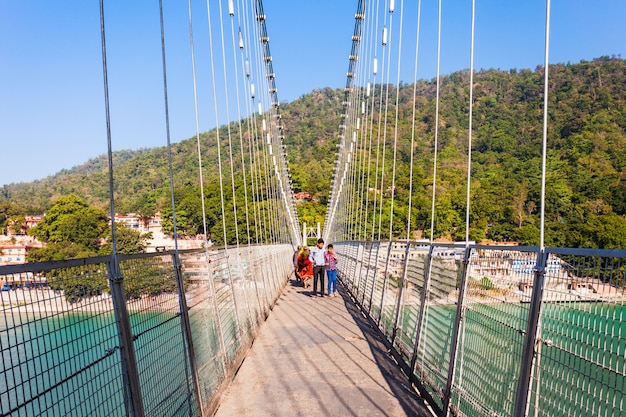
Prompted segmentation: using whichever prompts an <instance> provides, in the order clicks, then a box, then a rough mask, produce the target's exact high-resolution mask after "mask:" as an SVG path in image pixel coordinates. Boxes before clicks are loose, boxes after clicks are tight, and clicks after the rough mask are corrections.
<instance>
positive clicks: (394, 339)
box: [391, 241, 411, 346]
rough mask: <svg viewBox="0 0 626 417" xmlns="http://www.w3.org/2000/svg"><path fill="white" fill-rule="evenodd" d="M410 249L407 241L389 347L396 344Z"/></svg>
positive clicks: (409, 243)
mask: <svg viewBox="0 0 626 417" xmlns="http://www.w3.org/2000/svg"><path fill="white" fill-rule="evenodd" d="M410 248H411V242H409V241H407V243H406V250H405V251H404V267H403V268H402V275H401V276H400V288H399V290H398V301H397V304H396V318H395V320H394V323H393V333H392V334H391V346H393V344H394V343H395V342H396V335H397V333H398V320H399V319H400V308H401V305H402V295H403V293H404V286H405V283H406V271H407V266H408V264H409V250H410Z"/></svg>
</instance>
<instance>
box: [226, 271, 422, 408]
mask: <svg viewBox="0 0 626 417" xmlns="http://www.w3.org/2000/svg"><path fill="white" fill-rule="evenodd" d="M309 290H310V289H307V290H305V289H303V288H302V286H301V284H300V283H298V282H297V281H295V280H292V281H291V282H290V283H289V284H287V286H286V287H285V289H284V291H283V293H282V295H281V296H280V299H279V300H278V303H277V305H276V307H275V308H274V310H273V311H272V313H271V314H270V316H269V317H268V319H267V321H266V322H265V323H264V324H263V325H262V326H261V329H260V332H259V335H258V337H257V339H256V341H255V342H254V345H253V346H252V349H251V350H250V353H249V354H248V356H247V358H246V359H245V361H244V362H243V364H242V366H241V368H240V369H239V371H238V373H237V375H236V376H235V378H234V380H233V382H232V384H231V386H230V387H229V388H228V390H227V391H226V395H225V397H224V399H223V400H222V403H221V405H220V407H219V409H218V411H217V413H216V416H218V417H226V416H244V415H245V416H267V417H269V416H312V417H316V416H325V417H326V416H359V417H360V416H432V413H431V412H430V411H429V410H428V408H427V407H426V405H425V403H424V401H423V400H422V399H421V398H420V397H419V396H418V394H417V393H416V392H415V391H414V390H413V389H412V388H411V386H410V384H409V382H408V381H407V378H406V377H405V376H404V375H403V374H402V372H401V371H400V368H399V367H398V365H397V364H396V363H395V362H394V361H393V359H392V358H391V356H390V355H388V354H387V350H386V349H385V346H384V343H383V342H382V340H381V337H382V336H381V335H380V334H379V332H378V330H377V329H376V328H373V327H372V326H371V325H370V323H369V322H368V320H367V319H366V318H365V317H363V315H362V314H361V313H360V311H359V310H358V308H356V306H355V305H354V304H353V303H352V301H351V300H350V298H349V296H347V295H346V294H345V293H344V292H343V290H342V289H340V292H339V293H340V295H341V296H337V297H323V298H322V297H312V296H311V292H310V291H309Z"/></svg>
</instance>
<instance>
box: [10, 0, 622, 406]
mask: <svg viewBox="0 0 626 417" xmlns="http://www.w3.org/2000/svg"><path fill="white" fill-rule="evenodd" d="M355 3H356V7H355V19H354V22H353V24H354V30H353V35H352V38H351V39H347V40H346V44H347V45H349V43H348V42H351V50H350V54H349V56H348V57H347V77H346V84H345V90H344V101H343V103H342V113H341V114H340V115H339V118H340V120H341V121H340V123H339V125H338V126H337V136H336V160H335V164H334V168H333V172H332V186H331V189H330V190H329V200H328V205H327V210H326V214H325V219H324V222H323V227H320V226H318V227H317V230H315V229H314V228H310V226H309V228H307V226H306V225H305V224H301V222H300V220H299V218H298V213H297V210H296V203H295V201H294V197H293V190H292V179H291V175H290V169H289V164H288V162H287V152H288V151H289V149H287V147H286V146H285V135H287V134H288V132H285V131H284V125H283V115H282V113H281V104H280V102H279V99H278V93H277V91H278V89H277V76H276V74H275V72H274V69H273V58H274V57H273V56H272V54H271V50H270V36H269V34H270V30H269V29H268V22H271V16H266V14H265V12H264V10H263V4H262V2H261V0H250V1H245V0H228V1H221V0H219V1H218V0H215V1H213V0H211V1H207V2H206V6H207V7H206V10H205V11H204V12H205V13H206V16H204V17H206V18H207V24H208V35H207V34H203V36H208V38H209V42H208V47H207V48H208V51H202V53H208V55H209V57H210V68H211V71H210V73H211V76H210V82H211V85H212V92H213V93H212V97H211V99H212V101H213V105H212V111H213V112H214V114H213V117H214V119H215V122H216V125H217V126H219V125H220V121H223V123H225V124H224V126H223V127H221V128H216V129H215V130H214V131H212V132H211V133H210V134H209V135H203V134H201V132H200V130H199V127H198V126H199V125H200V121H199V117H200V116H199V114H200V112H199V111H198V95H199V92H198V90H197V78H196V76H197V71H196V56H197V55H198V54H199V53H200V51H198V50H196V43H195V42H197V40H198V38H199V36H200V34H198V33H197V32H195V31H194V28H193V25H192V22H193V21H194V17H193V16H194V13H195V12H197V11H196V10H193V8H192V4H191V2H188V4H187V10H186V12H187V14H188V16H189V33H188V36H189V46H190V51H191V59H190V66H191V69H192V73H193V89H194V90H193V91H194V109H195V129H196V135H195V139H196V140H197V144H198V145H197V153H196V155H193V156H190V157H193V158H195V160H196V161H197V166H198V182H199V185H200V186H199V187H198V190H199V192H198V196H197V199H198V201H199V205H200V206H201V211H202V217H203V229H204V236H203V242H207V241H208V240H209V235H208V223H210V219H209V215H208V211H209V210H211V211H212V212H213V213H218V214H217V218H218V219H219V220H218V223H221V224H219V229H220V233H221V236H220V237H219V239H217V240H219V241H220V242H221V245H219V246H213V247H212V246H208V245H204V247H203V248H202V249H197V250H182V249H180V248H179V245H178V239H179V237H178V235H177V230H178V228H177V221H178V220H179V218H178V213H180V210H179V207H178V204H180V201H178V200H177V198H176V184H177V182H176V180H175V178H174V174H173V168H172V164H173V158H172V146H173V145H172V144H171V143H170V131H169V119H168V117H169V116H168V115H169V105H170V104H169V101H168V91H169V90H168V85H169V82H170V81H171V80H170V79H169V78H168V71H167V69H168V65H169V64H170V62H169V60H168V58H169V56H168V53H167V50H166V47H165V46H166V40H167V36H168V34H167V33H166V32H165V30H164V24H163V17H164V16H163V4H162V2H159V4H160V12H161V13H160V16H159V17H160V28H161V39H160V40H161V57H162V75H163V91H162V92H163V105H164V109H165V111H164V114H165V129H166V131H165V136H166V137H167V154H168V163H169V183H170V193H171V194H170V196H171V213H172V216H171V221H172V223H173V234H174V242H175V246H174V249H173V250H171V251H166V252H157V253H143V254H130V255H129V254H120V253H117V241H116V239H117V238H116V231H115V230H116V228H115V225H114V224H113V225H112V255H110V256H101V257H93V258H85V259H68V260H63V261H51V262H40V263H27V264H24V265H8V266H1V267H0V279H2V281H4V282H11V283H29V282H35V281H36V282H38V283H45V285H43V286H41V287H37V288H36V287H32V286H27V285H26V284H24V286H22V287H21V288H19V289H16V290H11V291H2V292H0V300H1V302H2V306H1V307H0V308H1V309H2V313H3V314H2V320H1V321H0V351H1V359H2V368H1V369H0V413H1V414H2V415H3V416H65V415H68V416H88V415H89V416H96V415H97V416H100V415H101V416H118V415H119V416H149V415H153V416H209V415H218V416H229V415H254V416H278V415H285V416H286V415H289V416H292V415H302V416H327V415H336V416H379V415H380V416H382V415H385V416H404V415H410V416H428V415H437V416H444V415H454V416H539V415H541V416H571V415H577V416H613V417H617V416H623V415H624V414H625V413H626V410H625V409H626V402H625V392H626V384H625V380H626V378H625V377H626V361H625V352H626V342H625V340H626V339H625V338H624V335H626V314H625V312H624V301H625V300H626V294H625V291H624V288H625V282H626V280H625V278H624V274H625V259H626V250H624V249H623V248H622V249H573V248H558V247H550V246H547V245H546V244H545V230H546V227H545V217H546V214H545V206H546V201H545V195H546V188H549V186H550V184H547V183H546V178H547V166H546V156H547V155H546V154H547V140H548V135H547V132H548V130H549V129H550V120H549V117H548V115H549V105H548V104H549V94H550V88H549V81H550V71H549V69H550V65H549V64H548V62H549V45H550V11H551V5H550V1H549V0H548V1H547V2H546V16H545V26H544V28H543V29H544V32H543V34H544V35H545V50H544V59H545V60H544V66H543V70H542V71H541V76H542V80H543V83H542V84H543V89H541V91H539V92H538V94H539V96H540V99H541V106H540V108H538V109H537V110H538V111H540V112H541V115H542V117H541V120H540V121H539V122H538V123H539V126H538V128H537V132H541V133H542V138H541V140H540V142H541V148H542V149H541V154H542V158H541V166H540V167H538V169H537V172H539V173H540V174H539V178H537V179H536V180H537V181H539V182H540V184H541V187H540V188H541V193H540V196H539V198H540V202H539V204H538V209H539V210H540V225H539V228H538V229H539V244H538V245H537V246H511V245H508V246H503V245H481V244H476V243H475V242H472V241H471V239H470V237H471V230H470V228H471V225H472V224H473V222H472V220H474V219H472V218H471V216H472V211H471V207H472V203H473V201H472V173H473V170H472V157H473V156H474V155H473V153H472V152H473V147H472V139H473V137H472V135H473V132H474V130H475V129H474V127H473V125H472V123H473V122H474V118H473V111H474V110H473V105H474V99H473V93H474V87H475V82H474V78H473V77H474V74H475V70H474V52H473V51H474V30H475V29H474V27H475V25H474V22H475V14H476V11H475V7H474V1H472V2H471V4H472V14H471V29H470V31H469V33H468V34H467V39H468V42H469V43H470V45H471V46H470V57H469V60H468V67H469V71H468V81H467V82H468V85H467V92H468V97H467V104H468V106H467V121H468V126H467V128H466V134H467V144H466V151H467V157H466V162H467V164H466V166H465V167H463V170H464V171H466V172H467V187H466V189H465V190H463V191H464V194H465V198H466V203H465V207H466V216H465V221H464V222H463V224H464V227H465V230H464V233H462V234H464V239H462V240H461V241H460V242H454V243H443V242H437V241H435V239H434V236H435V228H436V226H437V224H436V221H437V219H438V217H437V209H438V205H437V199H438V197H439V196H440V195H439V194H438V189H439V188H438V187H440V184H441V182H442V179H441V178H440V176H441V173H442V171H443V170H445V169H446V167H440V166H439V165H438V160H439V158H438V152H439V151H440V149H441V146H440V141H441V140H442V138H441V137H440V136H441V135H442V133H443V132H442V131H443V130H444V129H445V126H446V124H445V123H442V122H441V120H440V105H441V104H443V103H444V102H443V99H442V97H441V94H440V93H441V85H440V83H441V80H442V76H441V74H440V66H439V64H440V62H439V60H438V61H437V76H436V79H435V82H434V88H435V90H436V92H435V97H436V99H435V106H434V109H433V114H432V118H433V119H434V124H433V126H434V128H433V130H432V131H430V132H428V135H429V136H428V137H427V138H424V137H422V138H421V140H427V141H429V143H431V144H432V146H431V147H430V148H431V149H432V151H433V155H432V158H431V160H432V166H430V167H415V163H414V150H415V149H417V145H416V142H417V141H418V140H419V139H420V138H419V135H420V134H422V131H421V130H420V129H418V128H417V127H416V122H417V120H416V117H415V112H414V113H413V117H412V118H411V120H412V122H413V123H412V125H410V126H406V125H402V124H401V123H400V117H401V115H400V110H399V109H400V102H401V101H406V100H408V101H412V103H413V104H412V108H413V111H415V109H416V108H417V106H418V105H419V96H418V90H417V87H416V86H417V79H416V77H417V67H418V63H419V61H420V56H419V48H418V46H419V45H421V44H423V43H424V42H425V40H423V39H421V38H420V26H421V20H420V19H421V14H420V13H421V12H420V10H421V3H422V2H421V1H419V0H418V1H417V2H413V3H411V12H410V13H413V14H414V15H415V16H417V20H416V25H411V27H407V26H405V25H403V23H404V16H405V13H409V12H408V7H409V4H408V3H407V2H402V1H398V2H395V1H393V0H387V1H382V2H380V1H378V0H358V1H357V2H355ZM441 3H442V2H441V0H440V1H439V3H438V15H437V25H438V28H439V31H438V36H437V39H436V40H435V43H436V47H437V51H438V53H437V56H438V57H439V55H440V50H441V48H442V47H443V46H442V42H441V36H440V35H441V30H440V28H441V25H442V13H441V10H442V7H441ZM105 6H106V2H105V1H103V0H101V1H100V31H101V40H102V44H101V46H102V71H103V72H102V73H103V86H104V91H105V95H104V97H105V118H106V125H107V135H106V136H107V137H106V142H107V146H108V157H109V167H108V169H109V170H108V173H109V176H108V186H109V191H110V214H111V218H115V212H116V202H115V189H116V188H115V180H114V178H115V176H114V167H113V163H112V159H113V151H112V148H113V146H112V144H113V142H114V141H115V137H114V135H113V134H112V131H113V130H112V128H111V127H112V126H114V123H115V121H114V120H111V118H110V111H109V94H108V92H109V83H110V80H109V77H108V67H107V62H108V57H109V56H108V51H107V46H106V39H107V38H106V34H107V26H106V19H105V17H106V13H105V11H106V9H105ZM269 26H271V25H269ZM429 41H430V42H432V40H429ZM403 43H404V44H405V47H404V48H403ZM407 43H408V44H411V45H412V47H411V48H410V49H411V50H412V52H413V55H411V57H410V59H412V60H414V68H415V72H414V77H415V79H414V80H413V83H412V86H413V88H412V94H408V95H405V96H401V94H400V90H401V87H402V84H403V82H402V81H401V74H400V67H401V61H402V60H405V61H406V60H407V59H409V57H408V56H407V54H406V53H405V52H403V51H405V50H406V44H407ZM405 91H406V90H405ZM464 91H465V90H464ZM233 120H234V122H233ZM207 141H208V142H209V145H208V146H209V147H210V149H212V151H211V152H212V153H211V158H209V157H208V156H207V155H206V154H203V150H204V149H206V147H207ZM400 141H403V142H404V143H409V146H408V149H409V153H408V158H409V164H408V166H409V172H408V178H407V177H406V175H407V173H403V174H402V175H403V177H402V184H400V181H399V177H400V174H399V172H398V156H399V155H398V150H399V148H400V145H399V142H400ZM404 156H405V157H406V156H407V155H404ZM207 160H210V162H208V161H207ZM418 168H419V169H421V170H428V171H429V172H430V175H429V179H430V180H432V181H431V183H430V184H429V187H428V189H429V190H430V191H431V195H430V196H429V198H430V202H431V211H430V215H429V216H428V218H429V219H430V225H428V226H427V227H424V236H426V238H425V239H414V237H415V235H414V231H415V229H416V225H415V224H412V222H414V219H416V218H417V215H416V214H414V212H415V211H416V208H415V207H414V206H413V202H414V201H415V198H416V196H415V195H414V194H413V193H414V190H415V189H416V188H417V187H415V184H414V180H415V178H416V175H415V172H414V169H418ZM205 182H207V183H210V184H213V185H216V187H215V188H214V189H215V190H217V194H218V195H217V196H209V195H206V194H205V193H206V190H207V189H209V187H207V183H205ZM401 186H402V187H403V188H404V187H405V186H406V189H403V190H402V192H401V193H400V192H396V191H397V190H399V188H401ZM384 190H387V192H384ZM212 197H213V198H214V199H213V200H211V201H217V202H218V203H217V205H218V207H207V201H209V200H210V199H211V198H212ZM215 197H217V198H215ZM422 197H423V196H422ZM313 235H315V237H318V236H321V237H322V238H324V240H325V241H326V242H327V243H333V244H334V247H335V249H336V252H337V254H338V257H339V264H338V271H339V282H340V295H341V297H339V298H329V297H322V298H318V297H313V296H312V295H314V294H311V292H310V291H309V290H306V289H304V288H302V287H301V286H300V284H299V283H298V281H297V280H296V279H295V276H294V266H293V254H294V251H295V250H296V247H297V246H299V245H301V244H302V243H303V242H306V239H308V238H310V237H312V236H313ZM212 237H213V238H215V236H212Z"/></svg>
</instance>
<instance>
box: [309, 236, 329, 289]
mask: <svg viewBox="0 0 626 417" xmlns="http://www.w3.org/2000/svg"><path fill="white" fill-rule="evenodd" d="M325 254H326V249H324V239H322V238H319V239H317V245H316V246H315V247H313V248H312V249H311V255H309V260H310V261H311V262H312V263H313V292H312V293H311V295H312V296H313V297H315V293H316V292H317V283H318V281H319V283H320V292H319V293H318V294H317V296H318V297H323V296H324V276H325V275H326V274H325V270H326V267H325V266H324V255H325Z"/></svg>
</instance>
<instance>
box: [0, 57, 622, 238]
mask: <svg viewBox="0 0 626 417" xmlns="http://www.w3.org/2000/svg"><path fill="white" fill-rule="evenodd" d="M474 82H475V86H474V116H473V130H474V131H473V146H472V148H473V149H472V159H473V161H472V183H471V185H472V200H471V207H470V208H471V211H470V213H471V215H470V226H471V229H470V230H471V236H470V237H471V238H472V239H475V240H479V241H481V240H484V239H491V240H516V241H518V242H520V243H523V244H537V243H538V241H539V209H540V207H539V206H540V202H541V201H540V185H541V184H540V180H541V140H542V118H543V115H542V107H543V69H542V68H537V69H536V70H534V71H532V70H527V69H524V70H509V71H501V70H481V71H479V72H477V73H476V74H475V75H474ZM468 84H469V73H468V72H466V71H460V72H455V73H453V74H450V75H448V76H445V77H442V80H441V91H440V96H441V101H440V116H439V139H438V143H439V149H438V161H437V163H438V168H437V177H438V181H437V198H436V211H435V216H436V219H435V224H436V230H435V237H438V238H446V239H452V240H458V239H462V238H463V237H464V230H465V224H464V222H465V204H466V203H465V199H466V186H467V185H466V170H467V140H468V130H467V129H468V108H469V103H468V97H469V85H468ZM625 85H626V61H624V60H622V59H617V58H608V57H604V58H599V59H596V60H593V61H591V62H581V63H578V64H567V65H565V64H559V65H553V66H551V67H550V96H549V104H548V109H549V128H548V155H547V166H548V176H547V189H546V206H545V210H546V244H548V245H551V246H562V247H605V248H626V217H625V215H626V88H625V87H624V86H625ZM435 88H436V84H435V82H434V80H431V81H426V80H422V81H419V82H418V84H417V85H416V91H417V107H416V116H415V121H416V123H415V127H416V135H415V144H414V156H413V157H414V165H413V168H414V170H413V175H414V178H413V193H412V195H413V197H412V198H413V201H412V205H413V207H414V210H413V213H412V214H411V216H412V219H411V223H412V225H414V229H415V232H414V233H412V236H411V237H419V236H425V237H428V233H429V227H430V206H431V202H430V196H431V193H432V189H431V187H432V173H433V161H432V159H433V143H434V130H435V129H434V128H435V126H434V123H435V104H436V103H435ZM389 91H390V94H389V99H388V100H389V105H388V108H389V113H388V114H387V116H386V117H387V118H388V120H387V129H388V131H387V135H386V136H387V151H386V153H385V158H386V160H385V166H386V172H385V178H386V179H385V184H384V186H385V187H386V186H387V185H390V184H391V169H392V154H391V152H390V150H389V149H390V144H391V143H392V142H391V141H392V140H393V132H394V131H393V122H394V119H395V102H396V99H395V95H396V93H399V94H400V97H399V103H400V104H399V109H398V111H399V115H400V119H399V126H398V132H399V136H398V148H397V151H398V154H397V161H398V162H397V167H396V198H395V203H394V204H395V206H394V225H395V226H394V237H406V230H404V229H405V228H406V226H405V224H406V216H407V201H408V190H409V161H410V157H411V149H410V146H411V145H410V144H411V128H412V123H411V116H412V114H413V85H408V84H403V85H402V86H401V88H400V90H399V92H396V89H395V88H394V87H393V86H390V88H389ZM374 92H375V94H380V86H377V87H376V88H375V89H374ZM343 100H344V93H343V90H333V89H329V88H326V89H321V90H315V91H313V92H311V93H309V94H306V95H303V96H302V97H300V98H299V99H297V100H294V101H293V102H291V103H283V104H281V114H282V121H283V124H284V135H285V139H284V142H285V145H286V151H287V155H288V161H289V164H290V170H291V174H292V180H293V188H294V191H296V192H297V191H307V192H309V193H311V194H312V196H313V200H314V202H311V203H304V204H299V205H298V210H299V217H300V220H301V221H306V222H307V223H309V224H312V223H315V222H317V221H322V220H323V214H324V212H325V205H326V203H327V198H328V195H329V187H330V184H331V178H332V168H333V163H334V158H335V149H336V148H335V145H336V144H337V135H338V126H339V124H340V121H341V117H340V116H341V111H342V102H343ZM372 101H373V102H374V103H378V102H379V97H376V96H375V97H374V100H372ZM384 107H385V106H384V105H383V108H384ZM377 108H378V105H376V106H375V108H374V109H373V111H374V118H377V117H378V115H377V114H376V109H377ZM377 126H378V124H376V123H375V126H374V127H373V129H372V130H371V134H372V135H373V136H374V137H377V135H378V132H377ZM220 129H221V131H220V133H221V134H220V137H221V138H222V141H223V143H222V145H223V146H225V145H226V143H227V142H226V139H225V138H226V127H222V128H220ZM231 132H232V135H233V137H238V124H237V123H233V124H232V126H231ZM201 144H202V154H203V166H205V167H214V166H216V160H217V154H216V150H215V149H216V146H215V134H214V132H207V133H204V134H203V135H202V140H201ZM196 146H197V145H196V140H195V138H192V139H188V140H183V141H181V142H179V143H176V144H174V145H173V150H172V151H173V152H172V157H173V167H174V182H175V188H176V200H177V205H179V206H178V207H180V210H181V212H182V213H184V218H183V220H182V227H183V228H184V229H185V231H186V232H187V233H188V234H195V233H196V232H197V231H198V230H199V228H200V227H201V225H202V220H201V210H200V201H199V190H198V187H199V185H198V184H199V181H198V176H199V175H198V168H197V165H198V158H197V150H196ZM222 149H224V147H223V148H222ZM380 149H381V150H382V144H381V148H380ZM233 152H234V153H236V152H239V142H238V140H236V141H235V142H234V145H233ZM371 154H372V155H373V158H372V161H371V165H370V170H371V172H372V173H373V172H374V169H375V160H374V158H375V155H376V148H374V149H371ZM166 157H167V151H166V149H165V148H164V147H160V148H153V149H142V150H140V151H134V152H133V151H124V152H116V154H115V186H116V200H117V201H116V207H117V211H118V212H136V213H141V214H145V215H150V214H151V213H154V212H156V211H161V212H163V213H167V212H168V206H169V179H168V164H167V158H166ZM106 167H107V164H106V158H105V157H99V158H95V159H93V160H90V161H88V162H87V163H86V164H84V165H82V166H79V167H75V168H73V169H71V170H64V171H62V172H60V173H58V174H56V175H54V176H51V177H48V178H45V179H42V180H39V181H35V182H31V183H21V184H10V185H4V186H3V187H2V188H1V189H0V228H2V227H3V226H5V225H6V223H7V221H8V219H9V218H11V217H14V216H19V215H23V214H25V213H29V214H32V213H42V212H44V211H46V210H47V209H48V208H49V207H50V206H51V204H52V202H53V201H54V200H55V199H56V198H58V197H60V196H64V195H69V194H75V195H77V196H80V197H81V198H83V199H85V200H86V201H87V202H89V204H91V205H93V206H94V207H96V208H97V209H99V210H102V211H103V212H104V211H106V210H107V207H108V185H107V176H108V174H107V171H106ZM234 168H235V171H236V181H235V182H236V190H237V191H236V193H235V194H236V199H237V201H239V200H240V199H241V200H243V179H242V178H243V176H242V174H241V164H240V163H239V162H237V161H236V162H235V167H234ZM366 169H367V167H366ZM205 170H206V174H205V194H206V198H207V202H208V204H207V207H208V213H207V217H208V218H209V226H210V227H216V225H220V224H221V221H220V218H221V211H220V210H219V200H220V196H219V188H218V181H217V178H218V177H217V173H216V171H215V169H212V170H209V169H206V168H205ZM229 176H230V171H229V168H226V167H225V168H224V177H225V178H229ZM368 185H369V187H368V188H371V187H374V186H375V182H374V178H373V174H372V179H371V182H370V184H368ZM378 185H380V184H379V183H378ZM229 194H231V193H229ZM362 197H363V198H364V196H362ZM226 198H227V199H231V200H232V196H226ZM390 200H391V199H389V198H384V199H383V208H386V209H385V210H383V212H384V214H383V224H388V218H386V217H385V216H387V215H388V213H389V211H390V210H389V209H388V206H389V202H390ZM227 204H231V203H228V202H227ZM238 204H239V203H238ZM258 204H263V203H262V202H259V203H258ZM177 210H178V209H177ZM227 213H228V210H227ZM229 215H231V214H227V216H229ZM370 216H371V215H370ZM385 221H386V222H385ZM239 222H240V223H242V219H241V218H240V219H239ZM220 227H221V226H220ZM383 229H385V227H383ZM387 234H388V232H387V231H384V230H383V231H382V234H381V236H384V237H386V235H387Z"/></svg>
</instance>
